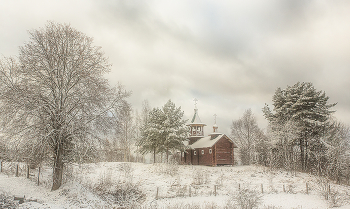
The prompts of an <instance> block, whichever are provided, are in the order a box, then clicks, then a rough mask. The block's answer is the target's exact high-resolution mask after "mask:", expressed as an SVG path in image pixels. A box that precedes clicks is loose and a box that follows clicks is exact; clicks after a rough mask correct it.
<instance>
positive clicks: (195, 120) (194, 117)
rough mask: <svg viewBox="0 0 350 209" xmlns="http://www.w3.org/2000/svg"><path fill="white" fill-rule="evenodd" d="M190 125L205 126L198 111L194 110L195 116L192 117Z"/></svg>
mask: <svg viewBox="0 0 350 209" xmlns="http://www.w3.org/2000/svg"><path fill="white" fill-rule="evenodd" d="M190 124H204V123H202V121H201V119H200V118H199V115H198V109H194V115H193V117H192V120H191V123H190Z"/></svg>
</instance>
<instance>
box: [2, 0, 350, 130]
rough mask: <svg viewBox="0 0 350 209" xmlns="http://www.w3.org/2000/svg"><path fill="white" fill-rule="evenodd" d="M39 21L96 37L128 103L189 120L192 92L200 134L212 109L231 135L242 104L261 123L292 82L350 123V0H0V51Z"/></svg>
mask: <svg viewBox="0 0 350 209" xmlns="http://www.w3.org/2000/svg"><path fill="white" fill-rule="evenodd" d="M47 21H55V22H59V23H69V24H71V26H72V27H74V28H76V29H78V30H80V31H81V32H83V33H85V34H87V35H88V36H90V37H93V38H94V44H95V45H97V46H101V47H102V49H103V51H104V52H105V55H106V56H107V57H109V61H110V62H111V64H112V65H113V66H112V71H111V72H110V73H109V74H108V79H109V80H110V82H111V84H112V85H116V84H117V83H118V82H120V83H122V84H123V85H124V86H125V87H126V89H127V90H130V91H132V92H133V94H132V96H131V97H130V98H129V101H130V103H131V104H132V105H133V107H134V109H139V110H140V109H141V105H142V101H143V100H145V99H147V100H148V101H149V103H150V106H151V107H161V106H163V105H164V104H165V103H166V101H167V100H169V99H171V100H172V101H173V102H174V103H175V104H176V106H181V107H182V110H184V111H185V117H186V118H187V119H189V118H191V116H192V115H193V109H194V102H193V99H194V98H197V99H198V104H197V106H198V109H199V116H200V118H201V120H202V122H204V123H206V124H207V125H208V128H207V133H208V132H209V128H210V131H211V127H212V125H213V123H214V117H213V115H214V114H216V115H217V124H218V125H219V130H220V131H221V132H224V133H226V134H229V127H230V125H231V122H232V120H236V119H238V118H239V117H241V116H242V114H243V112H244V111H245V110H246V109H248V108H251V109H252V111H253V113H254V115H255V116H256V117H257V120H258V123H259V126H260V127H261V128H263V129H264V128H266V125H267V122H266V120H265V119H264V117H263V114H262V111H261V109H262V108H263V106H264V104H265V103H268V104H270V105H271V104H272V96H273V94H274V92H275V90H276V88H278V87H281V88H286V87H287V85H293V84H295V83H296V82H298V81H300V82H312V83H313V84H314V86H315V87H316V89H317V90H323V91H325V92H326V94H327V95H328V96H329V97H330V102H332V103H333V102H338V104H337V105H336V106H335V107H334V110H336V111H337V112H336V113H335V117H337V118H338V119H339V120H340V121H343V122H345V123H347V124H350V82H349V81H350V68H349V67H350V1H347V0H343V1H342V0H332V1H330V0H329V1H323V0H314V1H313V0H302V1H301V0H264V1H261V0H246V1H238V0H237V1H236V0H227V1H214V0H213V1H206V0H191V1H188V0H176V1H164V0H159V1H153V0H147V1H135V0H124V1H117V0H115V1H114V0H109V1H101V0H96V1H92V0H80V1H75V0H57V1H53V0H51V1H47V0H43V1H39V0H31V1H27V0H23V1H18V0H11V1H10V0H0V54H1V55H3V56H17V55H18V47H19V46H22V45H23V44H24V43H25V42H26V41H28V40H29V35H28V33H27V31H28V30H30V29H38V28H40V27H44V26H45V24H46V23H47Z"/></svg>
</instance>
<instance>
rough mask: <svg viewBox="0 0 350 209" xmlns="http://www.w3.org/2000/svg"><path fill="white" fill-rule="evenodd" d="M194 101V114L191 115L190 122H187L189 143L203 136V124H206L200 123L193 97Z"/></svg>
mask: <svg viewBox="0 0 350 209" xmlns="http://www.w3.org/2000/svg"><path fill="white" fill-rule="evenodd" d="M194 101H195V108H194V115H193V117H192V120H191V123H189V124H187V126H189V128H190V137H189V139H190V142H189V144H190V145H191V144H193V143H194V142H196V141H197V140H198V139H200V138H202V137H204V126H206V124H204V123H202V121H201V119H200V118H199V115H198V109H197V101H198V100H197V99H194Z"/></svg>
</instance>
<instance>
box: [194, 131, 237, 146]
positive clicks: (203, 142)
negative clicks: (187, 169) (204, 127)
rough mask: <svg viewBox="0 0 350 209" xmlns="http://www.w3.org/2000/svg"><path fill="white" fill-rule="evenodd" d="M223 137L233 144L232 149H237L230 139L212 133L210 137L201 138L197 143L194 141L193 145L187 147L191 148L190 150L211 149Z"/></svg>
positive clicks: (223, 135)
mask: <svg viewBox="0 0 350 209" xmlns="http://www.w3.org/2000/svg"><path fill="white" fill-rule="evenodd" d="M212 136H213V137H212ZM223 137H226V138H227V139H229V140H230V141H231V142H232V143H233V146H234V148H237V146H236V145H235V143H234V142H233V140H232V139H230V138H229V137H228V136H226V135H225V134H220V133H217V134H216V133H214V134H212V135H209V136H206V137H203V138H201V139H199V140H198V141H196V142H195V143H193V144H191V145H189V147H191V148H192V149H197V148H206V147H212V146H214V145H215V144H216V142H218V141H219V140H220V139H222V138H223Z"/></svg>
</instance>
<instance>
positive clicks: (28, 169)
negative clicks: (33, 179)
mask: <svg viewBox="0 0 350 209" xmlns="http://www.w3.org/2000/svg"><path fill="white" fill-rule="evenodd" d="M27 179H29V165H27Z"/></svg>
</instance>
